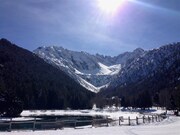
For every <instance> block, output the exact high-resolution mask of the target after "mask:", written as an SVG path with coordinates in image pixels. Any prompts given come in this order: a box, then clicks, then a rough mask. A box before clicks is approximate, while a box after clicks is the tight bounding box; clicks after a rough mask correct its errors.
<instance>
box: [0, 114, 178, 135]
mask: <svg viewBox="0 0 180 135" xmlns="http://www.w3.org/2000/svg"><path fill="white" fill-rule="evenodd" d="M0 134H1V135H58V134H59V135H180V118H179V117H174V116H171V117H169V118H167V119H165V120H164V121H162V122H159V123H152V124H147V125H139V126H113V127H98V128H84V129H63V130H46V131H35V132H33V131H13V132H0Z"/></svg>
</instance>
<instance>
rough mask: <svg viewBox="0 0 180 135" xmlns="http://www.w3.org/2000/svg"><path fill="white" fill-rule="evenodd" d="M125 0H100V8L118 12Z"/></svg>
mask: <svg viewBox="0 0 180 135" xmlns="http://www.w3.org/2000/svg"><path fill="white" fill-rule="evenodd" d="M124 1H125V0H98V6H99V8H100V9H101V10H102V11H103V12H105V13H110V14H112V13H114V12H116V11H117V10H118V9H119V7H120V6H121V4H122V3H123V2H124Z"/></svg>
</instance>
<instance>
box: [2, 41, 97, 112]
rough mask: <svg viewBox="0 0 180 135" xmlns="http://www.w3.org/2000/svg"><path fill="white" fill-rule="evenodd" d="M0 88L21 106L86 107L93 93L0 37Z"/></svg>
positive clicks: (33, 107) (51, 107)
mask: <svg viewBox="0 0 180 135" xmlns="http://www.w3.org/2000/svg"><path fill="white" fill-rule="evenodd" d="M0 91H1V93H3V92H4V91H7V92H8V93H13V94H14V96H16V97H18V98H19V99H20V100H21V101H22V102H23V106H24V109H65V108H67V107H69V108H73V109H80V108H89V107H91V105H90V99H91V98H92V97H93V95H94V94H93V93H92V92H90V91H87V90H86V89H85V88H84V87H82V86H81V85H79V84H77V83H76V82H75V81H74V80H73V79H71V78H70V77H69V76H67V75H66V74H65V73H64V72H63V71H61V70H59V69H57V68H55V67H53V66H51V65H50V64H47V63H46V62H44V60H42V59H41V58H39V57H38V56H36V55H35V54H33V53H32V52H30V51H28V50H25V49H23V48H20V47H18V46H16V45H15V44H12V43H10V42H9V41H7V40H6V39H1V40H0Z"/></svg>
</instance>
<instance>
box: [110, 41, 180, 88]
mask: <svg viewBox="0 0 180 135" xmlns="http://www.w3.org/2000/svg"><path fill="white" fill-rule="evenodd" d="M179 52H180V43H174V44H169V45H165V46H162V47H160V48H158V49H153V50H149V51H147V52H146V53H144V54H143V55H141V56H140V57H137V58H136V59H134V60H132V61H131V62H130V63H128V64H126V67H125V68H122V70H121V71H120V72H119V74H118V76H116V78H114V80H112V81H111V84H110V86H111V87H116V86H120V87H123V86H126V85H128V84H130V83H138V82H141V81H143V80H144V79H145V78H146V79H147V78H148V77H152V76H154V75H155V74H156V73H159V72H165V71H167V70H169V68H170V67H171V66H172V65H173V64H174V63H175V62H177V61H179V60H180V54H179ZM178 68H179V65H177V69H178ZM174 72H175V71H174ZM172 78H174V77H173V76H172ZM157 83H158V82H157Z"/></svg>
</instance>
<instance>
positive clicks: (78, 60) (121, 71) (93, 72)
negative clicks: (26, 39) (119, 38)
mask: <svg viewBox="0 0 180 135" xmlns="http://www.w3.org/2000/svg"><path fill="white" fill-rule="evenodd" d="M178 52H180V43H175V44H169V45H166V46H162V47H160V48H158V49H153V50H149V51H144V50H143V49H141V48H137V49H135V50H134V51H133V52H125V53H122V54H120V55H118V56H114V57H111V56H103V55H99V54H96V55H91V54H89V53H86V52H76V51H70V50H67V49H64V48H62V47H56V46H51V47H39V48H37V49H36V50H35V51H34V53H36V54H37V55H38V56H39V57H41V58H43V59H44V60H45V61H47V62H48V63H50V64H52V65H54V66H56V67H58V68H60V69H61V70H63V71H65V72H66V73H67V74H68V75H69V76H71V77H72V78H73V79H75V80H76V81H77V82H78V83H80V84H81V85H82V86H84V87H85V88H87V89H89V90H91V91H93V92H99V90H100V89H102V88H107V87H108V88H115V87H116V86H120V87H123V86H125V85H127V84H130V83H135V82H138V81H142V80H143V79H144V78H147V77H148V76H152V75H154V74H156V73H157V72H159V71H161V70H166V69H168V68H169V67H170V66H171V65H172V64H173V62H175V61H177V60H178V59H180V56H179V55H177V54H178ZM176 55H177V56H176Z"/></svg>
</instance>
